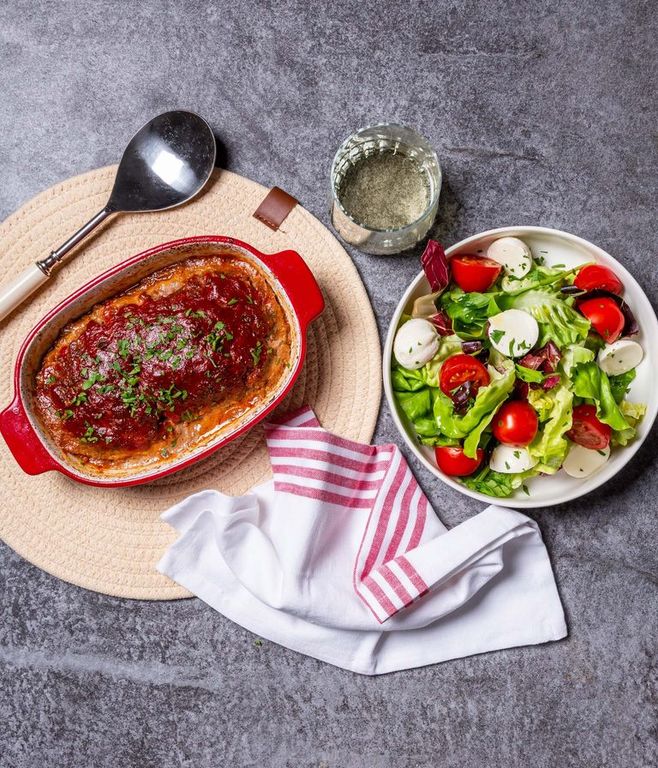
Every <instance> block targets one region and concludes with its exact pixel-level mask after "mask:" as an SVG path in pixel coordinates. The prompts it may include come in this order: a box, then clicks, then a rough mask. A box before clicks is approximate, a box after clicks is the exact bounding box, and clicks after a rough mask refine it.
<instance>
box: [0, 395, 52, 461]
mask: <svg viewBox="0 0 658 768" xmlns="http://www.w3.org/2000/svg"><path fill="white" fill-rule="evenodd" d="M0 433H1V434H2V436H3V437H4V439H5V442H6V443H7V445H8V446H9V450H10V451H11V452H12V455H13V456H14V458H15V459H16V461H17V462H18V464H19V466H20V468H21V469H22V470H23V472H26V473H27V474H28V475H40V474H41V473H42V472H48V471H49V470H51V469H57V464H55V462H54V461H53V459H52V457H51V456H50V454H49V453H48V451H46V449H45V448H44V447H43V443H42V442H41V440H40V439H39V437H38V435H37V433H36V432H35V431H34V429H33V428H32V425H31V424H30V421H29V419H28V418H27V413H26V412H25V408H24V406H23V403H22V402H21V399H20V397H19V395H18V394H17V395H16V397H15V398H14V402H13V403H12V404H11V405H10V406H8V407H7V408H5V410H4V411H3V412H2V413H0Z"/></svg>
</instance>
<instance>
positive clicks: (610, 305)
mask: <svg viewBox="0 0 658 768" xmlns="http://www.w3.org/2000/svg"><path fill="white" fill-rule="evenodd" d="M577 306H578V310H579V311H580V312H581V313H582V314H583V315H585V317H586V318H587V319H588V320H589V321H590V323H591V324H592V327H593V328H594V330H595V331H596V332H597V333H598V334H599V336H602V337H603V339H604V340H605V341H606V343H608V344H612V342H613V341H617V339H618V338H619V337H620V336H621V332H622V331H623V330H624V324H625V323H626V318H625V317H624V313H623V312H622V311H621V309H619V307H618V306H617V304H616V302H615V300H614V299H610V298H609V297H608V296H601V298H597V299H586V300H585V301H581V302H580V303H579V304H578V305H577Z"/></svg>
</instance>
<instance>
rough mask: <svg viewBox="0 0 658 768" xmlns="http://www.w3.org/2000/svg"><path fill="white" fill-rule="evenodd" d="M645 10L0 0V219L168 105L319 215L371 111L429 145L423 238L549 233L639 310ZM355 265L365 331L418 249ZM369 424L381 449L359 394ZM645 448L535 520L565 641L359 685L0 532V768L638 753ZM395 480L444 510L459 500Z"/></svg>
mask: <svg viewBox="0 0 658 768" xmlns="http://www.w3.org/2000/svg"><path fill="white" fill-rule="evenodd" d="M652 5H653V4H652V3H651V2H641V1H640V0H624V2H622V3H620V2H619V1H618V0H574V2H571V3H569V4H566V3H564V4H560V3H557V2H544V1H542V2H539V1H536V2H498V1H496V0H492V1H491V2H487V3H473V2H467V3H457V2H454V3H451V2H447V0H440V1H439V2H393V0H383V1H380V2H378V3H371V2H360V3H345V4H343V5H340V4H338V3H330V2H325V3H322V2H314V3H313V2H307V1H303V0H300V2H276V1H275V0H270V1H269V2H262V3H258V4H256V3H251V2H240V1H238V2H235V1H234V2H228V1H227V0H223V1H222V2H219V3H214V4H206V3H201V2H178V3H173V2H171V3H164V2H162V3H161V2H158V1H157V0H145V2H141V3H129V2H119V1H118V0H113V1H107V2H102V3H98V2H90V1H89V0H87V1H86V2H56V1H54V0H37V2H34V1H33V0H14V1H13V2H11V3H7V2H5V3H1V4H0V94H2V108H1V109H0V159H1V163H2V171H3V184H2V186H1V187H0V216H6V215H8V214H9V213H11V211H12V210H14V209H15V208H16V207H18V206H19V205H21V203H23V202H25V201H26V200H27V199H29V198H30V197H31V196H32V195H34V194H35V193H37V192H38V191H39V190H41V189H43V188H44V187H47V186H49V185H51V184H53V183H54V182H57V181H59V180H61V179H63V178H65V177H67V176H69V175H72V174H75V173H79V172H81V171H85V170H87V169H90V168H93V167H95V166H100V165H105V164H107V163H111V162H114V161H116V159H117V158H118V156H119V154H120V152H121V150H122V148H123V145H124V143H125V141H126V139H127V138H128V137H129V136H130V135H131V134H132V132H133V131H134V130H135V129H136V128H137V127H139V126H140V125H141V124H142V123H143V122H144V121H146V120H147V119H148V118H150V117H151V116H152V115H154V114H156V113H158V112H160V111H164V110H165V109H169V108H175V107H187V108H190V109H193V110H196V111H198V112H200V113H201V114H203V115H205V116H206V117H207V118H208V119H209V120H210V122H211V123H212V125H213V127H214V128H215V129H216V131H217V133H218V135H219V136H220V137H221V139H222V140H223V142H224V143H225V146H226V153H227V164H228V167H229V168H231V169H232V170H235V171H238V172H239V173H242V174H244V175H246V176H249V177H252V178H254V179H257V180H258V181H260V182H262V183H264V184H268V185H271V184H274V183H277V184H279V185H281V186H283V187H284V188H286V189H287V190H289V191H290V192H291V193H293V194H294V195H296V196H297V197H298V198H299V199H300V200H302V201H303V202H304V204H305V205H306V206H307V207H308V208H309V209H310V210H311V211H313V212H314V213H316V214H317V215H318V216H320V218H322V219H323V220H325V221H326V219H327V216H326V210H325V209H326V188H327V173H328V166H329V163H330V159H331V157H332V154H333V152H334V150H335V148H336V146H337V145H338V143H339V142H340V141H341V140H342V138H343V137H344V136H345V135H346V134H348V133H349V132H350V131H351V130H353V129H354V128H356V127H358V126H361V125H363V124H366V123H370V122H375V121H377V120H380V119H393V120H397V121H400V122H403V123H407V124H409V125H412V126H415V127H417V128H419V129H420V130H421V131H422V132H423V133H425V134H426V135H427V136H428V137H429V139H430V140H431V141H432V143H433V144H434V145H435V146H436V148H437V150H438V151H439V153H440V156H441V158H442V161H443V164H444V170H445V176H446V182H445V187H444V194H443V199H442V206H441V214H440V215H441V219H440V222H439V224H438V227H437V231H438V235H439V236H440V237H442V238H443V239H444V240H445V242H446V243H447V244H450V243H452V242H455V241H456V240H457V239H460V238H461V237H463V236H465V235H467V234H473V233H475V232H477V231H480V230H483V229H487V228H489V227H493V226H499V225H506V224H541V225H546V226H554V227H559V228H562V229H566V230H569V231H572V232H575V233H577V234H579V235H582V236H583V237H586V238H588V239H591V240H593V241H594V242H596V243H598V244H599V245H601V246H603V247H604V248H605V249H607V250H608V251H609V252H610V253H612V254H613V255H614V256H615V257H617V258H618V259H620V260H621V261H622V262H623V263H625V264H626V265H627V266H628V267H629V268H630V269H631V271H633V272H634V274H635V275H637V277H638V279H639V281H640V283H641V284H642V285H643V287H644V289H645V290H646V291H647V293H648V294H649V296H650V298H651V300H652V301H653V302H654V305H655V304H656V301H657V299H658V281H657V280H656V271H657V267H656V265H657V264H658V261H657V259H656V256H657V251H658V234H657V233H656V199H657V192H658V190H657V185H656V172H657V171H658V156H657V155H658V152H657V138H658V137H657V134H656V130H657V129H656V126H657V125H658V108H657V102H656V82H657V80H658V60H657V58H656V50H655V46H656V39H657V38H658V23H657V21H656V19H657V17H656V13H655V5H654V6H653V10H652ZM4 256H5V261H6V263H7V268H8V269H9V270H10V269H11V254H4ZM354 258H355V261H356V263H357V265H358V267H359V269H360V271H361V274H362V275H363V278H364V280H365V283H366V286H367V288H368V290H369V292H370V296H371V299H372V302H373V304H374V306H375V309H376V312H377V315H378V317H379V321H380V327H381V329H382V331H383V330H384V328H385V326H386V323H387V320H388V318H389V317H390V315H391V313H392V310H393V307H394V305H395V303H396V301H397V298H398V296H399V295H400V293H401V291H402V289H403V288H404V287H405V285H406V284H407V282H408V281H409V279H410V278H411V277H412V275H414V274H415V272H416V270H417V268H418V267H417V261H416V259H415V258H413V256H409V255H406V256H401V257H397V258H392V259H378V258H376V257H368V256H364V255H361V254H358V253H355V254H354ZM0 343H1V341H0ZM363 384H364V386H367V382H363ZM377 438H378V439H379V440H384V439H388V440H391V439H393V440H394V439H395V438H396V436H395V432H394V429H393V425H392V422H391V419H390V416H389V414H388V412H387V409H386V408H385V407H384V408H383V410H382V415H381V419H380V423H379V427H378V432H377ZM656 448H657V440H656V432H655V430H654V433H653V439H650V440H649V441H648V442H647V444H646V445H645V446H644V448H643V449H642V451H641V452H640V454H639V455H638V456H637V458H636V459H635V460H634V461H633V462H632V466H630V467H628V468H627V470H626V471H625V472H623V474H622V475H621V477H619V478H618V479H617V480H615V481H614V482H611V483H609V484H608V485H606V486H605V487H604V488H602V489H601V490H600V491H599V492H597V493H594V494H592V495H590V496H588V497H587V498H585V499H582V500H579V501H578V502H577V503H574V504H570V505H565V506H564V507H562V508H553V509H549V510H539V511H538V512H537V513H536V517H537V519H538V520H539V522H540V525H541V528H542V531H543V533H544V536H545V538H546V540H547V543H548V546H549V548H550V550H551V553H552V557H553V562H554V566H555V570H556V574H557V578H558V582H559V586H560V590H561V593H562V596H563V599H564V603H565V606H566V610H567V614H568V620H569V625H570V631H571V635H570V637H569V639H567V640H565V641H563V642H560V643H554V644H552V645H550V646H547V647H536V648H524V649H518V650H511V651H508V652H501V653H494V654H490V655H486V656H481V657H477V658H470V659H465V660H462V661H455V662H449V663H447V664H443V665H440V666H436V667H430V668H426V669H421V670H416V671H412V672H407V673H401V674H394V675H390V676H387V677H383V678H375V679H368V678H363V677H358V676H355V675H352V674H349V673H347V672H343V671H341V670H338V669H335V668H333V667H330V666H327V665H324V664H321V663H319V662H316V661H314V660H312V659H307V658H305V657H303V656H299V655H297V654H295V653H292V652H289V651H287V650H284V649H283V648H280V647H278V646H276V645H272V644H270V643H267V642H266V643H264V644H263V645H262V646H261V647H258V646H256V645H254V638H253V636H251V635H250V634H249V633H248V632H245V631H244V630H242V629H241V628H240V627H237V626H235V625H233V624H231V623H230V622H228V621H226V620H225V619H223V618H222V617H221V616H218V615H216V614H215V613H213V612H212V611H211V610H210V609H208V608H207V607H206V606H205V605H203V604H202V603H201V602H199V601H197V600H188V601H182V602H175V603H164V604H163V603H143V602H130V601H125V600H116V599H112V598H108V597H103V596H100V595H96V594H92V593H91V592H86V591H84V590H81V589H78V588H76V587H73V586H70V585H68V584H65V583H63V582H61V581H58V580H57V579H55V578H52V577H50V576H48V575H46V574H44V573H41V572H40V571H38V570H37V569H36V568H34V567H32V566H31V565H29V564H27V563H26V562H24V561H23V560H21V558H19V557H18V556H16V555H15V554H14V553H13V552H12V551H11V550H9V549H8V548H7V547H4V546H3V547H2V548H1V549H0V555H1V557H2V570H1V574H0V582H1V583H2V594H1V596H0V601H1V602H0V608H1V609H2V621H1V623H0V663H1V665H2V691H1V693H0V722H1V723H2V726H1V727H0V765H1V766H3V768H4V767H5V766H7V767H9V766H11V768H27V766H29V767H30V768H32V766H34V767H35V768H36V767H37V766H39V768H42V767H43V766H58V768H59V767H60V766H63V767H66V768H69V767H76V768H77V767H78V766H85V767H86V766H94V768H104V767H105V766H108V767H109V766H112V767H114V766H122V767H125V768H129V767H131V768H132V767H133V766H134V767H135V768H151V767H154V768H155V767H156V766H157V767H158V768H162V767H168V766H195V768H196V767H197V766H231V767H233V766H236V767H237V766H254V767H261V766H263V767H266V768H270V767H271V768H279V767H283V766H294V767H295V768H297V766H300V767H306V766H308V767H309V768H310V767H311V766H314V767H316V768H319V767H320V766H325V767H329V766H331V767H332V768H333V767H334V766H335V767H338V768H351V767H352V766H354V767H355V768H357V767H358V768H393V767H395V768H406V767H407V766H409V767H411V766H435V765H436V766H438V765H441V766H443V767H445V768H452V767H455V768H457V767H459V768H471V767H473V768H480V767H481V766H487V768H492V767H494V766H505V767H506V768H513V767H518V768H526V767H527V766H532V767H533V768H546V767H548V766H560V767H562V766H569V768H575V767H578V768H580V767H581V766H582V767H583V768H584V767H587V768H591V767H594V766H596V767H597V768H598V767H599V766H610V767H611V768H626V767H628V768H649V766H652V765H656V764H657V761H658V750H657V747H656V736H657V729H656V722H657V721H656V668H655V650H656V648H655V643H656V637H657V636H658V613H657V611H656V605H657V602H656V571H657V565H656V554H655V542H656V524H655V520H656V497H657V493H658V481H657V480H656V460H655V454H656ZM418 477H419V479H420V481H421V483H422V485H423V487H424V488H425V490H426V491H427V492H428V493H429V494H430V496H431V498H432V500H433V503H434V504H435V506H436V507H437V508H438V509H441V510H443V517H444V519H445V521H446V522H447V523H448V524H455V523H457V522H459V521H461V520H463V519H465V518H466V517H467V516H469V515H472V514H474V513H475V512H477V511H478V510H479V508H480V505H479V504H478V503H476V502H474V501H471V500H469V499H467V498H466V497H463V496H461V495H459V494H457V493H455V492H453V491H451V490H449V489H448V488H445V487H442V486H441V485H440V484H438V483H436V482H435V481H433V480H432V479H431V478H430V476H429V475H428V474H427V473H426V472H424V471H420V470H418ZM3 501H4V503H8V504H11V499H3Z"/></svg>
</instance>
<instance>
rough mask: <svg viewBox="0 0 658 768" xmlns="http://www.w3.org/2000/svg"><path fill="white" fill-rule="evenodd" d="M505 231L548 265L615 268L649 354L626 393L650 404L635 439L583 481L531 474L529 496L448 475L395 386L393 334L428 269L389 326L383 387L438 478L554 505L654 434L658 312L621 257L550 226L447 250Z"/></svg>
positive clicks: (594, 483)
mask: <svg viewBox="0 0 658 768" xmlns="http://www.w3.org/2000/svg"><path fill="white" fill-rule="evenodd" d="M504 236H514V237H520V238H521V239H522V240H524V242H526V243H527V244H528V245H529V246H530V248H531V249H532V253H533V255H534V256H543V258H544V260H545V263H546V264H547V265H548V266H551V265H553V264H566V265H567V266H569V267H570V266H575V265H577V264H584V263H585V262H588V261H597V262H599V263H600V264H605V265H607V266H609V267H611V268H612V269H613V270H614V271H615V273H616V274H617V275H618V276H619V278H620V279H621V281H622V282H623V283H624V287H625V292H624V299H625V300H626V301H627V302H628V304H629V305H630V307H631V309H632V310H633V313H634V314H635V317H636V318H637V321H638V323H639V326H640V334H639V336H637V337H636V338H637V341H638V342H639V343H640V344H641V345H642V347H643V348H644V359H643V361H642V362H641V363H640V365H639V366H638V368H637V376H636V378H635V380H634V381H633V383H632V385H631V389H630V392H629V393H628V395H627V397H628V399H629V400H630V401H632V402H641V403H645V404H646V406H647V413H646V415H645V417H644V418H643V420H642V421H641V422H640V424H639V426H638V435H637V438H636V439H635V441H634V442H633V443H631V444H630V445H628V446H626V447H623V448H615V449H613V452H612V455H611V457H610V459H609V461H608V462H607V463H606V464H605V465H604V466H603V467H602V468H601V469H600V470H599V471H598V472H596V473H595V474H594V475H592V476H591V477H589V478H586V479H584V480H579V479H576V478H573V477H569V476H568V475H567V474H566V473H565V472H564V471H563V470H560V471H559V472H557V473H556V474H555V475H552V476H550V477H535V478H532V479H531V480H530V481H528V482H527V483H526V485H527V487H528V490H529V492H530V495H529V496H527V495H526V494H525V493H524V492H523V491H522V490H521V489H519V490H517V491H516V493H515V494H514V495H513V496H510V497H509V498H506V499H494V498H493V497H491V496H486V495H485V494H483V493H478V492H476V491H471V490H469V489H468V488H466V487H465V486H463V485H462V484H461V483H460V482H459V481H457V480H455V479H454V478H451V477H448V476H447V475H444V474H443V472H441V471H440V470H439V469H438V467H437V466H436V463H435V461H434V451H433V449H431V448H428V447H426V446H424V445H421V444H419V443H418V442H416V438H415V435H414V431H413V426H412V425H411V424H410V423H409V422H408V421H407V419H406V417H405V416H404V414H403V413H402V411H401V410H400V409H399V408H398V406H397V403H396V401H395V398H394V396H393V388H392V385H391V360H392V356H393V338H394V336H395V332H396V330H397V328H398V325H399V322H400V317H401V316H402V314H403V313H404V312H405V311H407V312H408V311H409V310H410V309H411V305H412V304H413V301H414V299H416V298H417V297H418V296H422V295H423V294H426V293H429V286H428V283H427V280H426V279H425V275H424V274H423V272H420V273H419V275H418V276H417V277H416V279H415V280H414V281H413V282H412V283H411V285H410V286H409V288H408V289H407V290H406V291H405V293H404V296H403V297H402V299H401V300H400V303H399V304H398V306H397V309H396V310H395V314H394V315H393V319H392V320H391V324H390V326H389V329H388V335H387V337H386V343H385V345H384V355H383V366H384V391H385V393H386V399H387V400H388V404H389V407H390V409H391V412H392V414H393V420H394V421H395V424H396V426H397V428H398V430H399V431H400V434H401V435H402V437H403V438H404V440H405V442H406V443H407V445H408V446H409V448H410V449H411V450H412V451H413V453H414V454H415V455H416V456H417V457H418V458H419V459H420V461H421V462H422V463H423V464H424V465H425V466H426V467H427V469H429V471H430V472H432V474H433V475H435V476H436V477H438V478H439V480H441V481H442V482H444V483H446V485H449V486H450V487H451V488H454V489H455V490H458V491H460V492H461V493H465V494H466V495H467V496H471V497H472V498H474V499H479V500H480V501H484V502H488V503H492V502H495V503H496V504H499V505H501V506H504V507H516V508H531V507H548V506H552V505H555V504H563V503H564V502H566V501H571V500H572V499H576V498H578V497H579V496H583V495H584V494H586V493H589V492H590V491H593V490H594V489H595V488H598V487H599V486H600V485H602V484H603V483H605V482H607V481H608V480H610V478H611V477H613V476H614V475H616V474H617V472H619V471H620V470H621V468H622V467H624V466H625V465H626V464H627V463H628V462H629V461H630V460H631V458H632V457H633V455H634V454H635V453H636V452H637V450H638V449H639V447H640V446H641V445H642V443H643V441H644V440H645V438H646V437H647V435H648V434H649V431H650V430H651V427H652V425H653V422H654V420H655V418H656V413H658V387H656V384H655V376H656V372H658V320H656V315H655V313H654V311H653V308H652V306H651V304H650V303H649V300H648V299H647V297H646V295H645V293H644V291H643V290H642V289H641V288H640V286H639V285H638V284H637V281H636V280H635V278H633V276H632V275H631V274H630V273H629V272H628V271H627V270H626V269H625V268H624V267H623V266H622V265H621V264H620V263H619V262H618V261H616V260H615V259H613V258H612V256H610V255H609V254H608V253H606V252H605V251H603V250H601V248H598V247H597V246H596V245H592V243H589V242H587V240H583V239H582V238H580V237H576V236H575V235H570V234H569V233H568V232H561V231H559V230H557V229H547V228H546V227H502V228H500V229H490V230H489V231H487V232H482V233H481V234H479V235H473V237H468V238H466V240H462V241H461V242H459V243H457V244H456V245H453V246H452V247H450V248H448V249H447V251H446V254H447V255H448V256H454V255H456V254H457V253H477V252H478V251H479V250H482V251H485V250H486V248H487V246H488V245H489V244H490V243H491V242H492V241H493V240H497V239H498V238H499V237H504Z"/></svg>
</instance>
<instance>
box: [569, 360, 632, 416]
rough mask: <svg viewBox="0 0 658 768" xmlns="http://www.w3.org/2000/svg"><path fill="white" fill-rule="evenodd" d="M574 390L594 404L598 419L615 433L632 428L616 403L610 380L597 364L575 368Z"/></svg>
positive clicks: (576, 393) (591, 363) (582, 364)
mask: <svg viewBox="0 0 658 768" xmlns="http://www.w3.org/2000/svg"><path fill="white" fill-rule="evenodd" d="M572 389H573V392H574V394H575V395H578V397H582V398H583V399H585V400H589V401H591V402H593V403H594V404H595V405H596V415H597V416H598V418H599V419H600V420H601V421H602V422H604V423H605V424H608V425H609V426H611V427H612V429H614V430H615V431H622V430H626V429H629V428H630V427H631V425H630V424H629V423H628V422H627V421H626V419H625V418H624V414H623V413H622V412H621V411H620V410H619V406H618V405H617V403H616V402H615V398H614V396H613V394H612V389H611V387H610V380H609V379H608V377H607V375H606V374H605V373H604V372H603V371H602V370H601V369H600V368H599V366H598V365H597V364H596V363H594V362H590V363H581V364H579V365H577V366H576V367H575V368H574V370H573V372H572Z"/></svg>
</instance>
